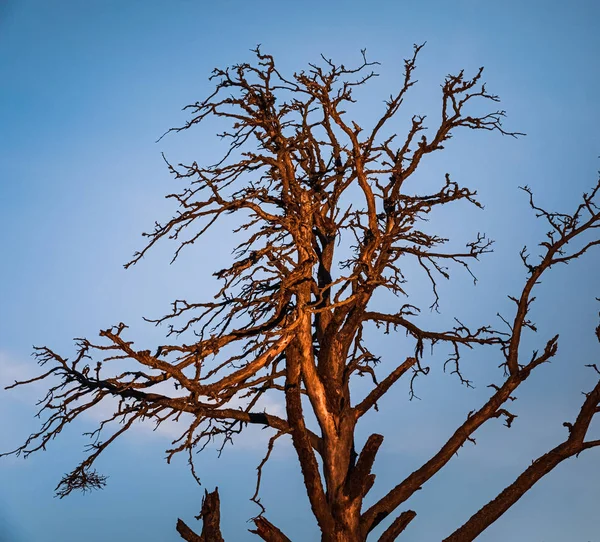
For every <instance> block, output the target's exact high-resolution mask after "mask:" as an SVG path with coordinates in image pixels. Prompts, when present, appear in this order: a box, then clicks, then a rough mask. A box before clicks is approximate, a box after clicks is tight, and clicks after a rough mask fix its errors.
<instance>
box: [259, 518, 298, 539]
mask: <svg viewBox="0 0 600 542" xmlns="http://www.w3.org/2000/svg"><path fill="white" fill-rule="evenodd" d="M252 521H254V525H256V530H254V531H253V530H250V532H251V533H254V534H257V535H258V536H260V537H261V538H262V539H263V540H265V541H266V542H291V541H290V539H289V538H288V537H287V536H285V535H284V534H283V533H282V532H281V531H280V530H279V529H278V528H277V527H275V525H273V524H272V523H271V522H270V521H269V520H268V519H266V518H265V517H263V516H259V517H257V518H254V519H253V520H252Z"/></svg>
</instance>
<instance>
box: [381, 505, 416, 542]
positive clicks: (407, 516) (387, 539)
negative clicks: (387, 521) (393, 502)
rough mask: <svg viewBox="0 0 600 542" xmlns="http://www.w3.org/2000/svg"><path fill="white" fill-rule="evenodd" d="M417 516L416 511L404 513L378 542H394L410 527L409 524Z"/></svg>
mask: <svg viewBox="0 0 600 542" xmlns="http://www.w3.org/2000/svg"><path fill="white" fill-rule="evenodd" d="M416 515H417V513H416V512H415V511H414V510H406V512H402V514H400V515H399V516H398V517H397V518H396V519H395V520H394V521H393V523H392V524H391V525H390V526H389V527H388V528H387V529H386V530H385V532H384V533H383V534H382V535H381V536H380V537H379V540H378V542H394V540H396V538H398V536H399V535H400V534H401V533H402V531H404V529H406V527H408V524H409V523H410V522H411V521H412V520H413V519H415V517H416Z"/></svg>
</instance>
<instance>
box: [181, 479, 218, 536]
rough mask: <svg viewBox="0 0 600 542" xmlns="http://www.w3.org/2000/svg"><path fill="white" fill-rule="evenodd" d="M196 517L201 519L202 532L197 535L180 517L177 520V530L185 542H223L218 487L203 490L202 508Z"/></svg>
mask: <svg viewBox="0 0 600 542" xmlns="http://www.w3.org/2000/svg"><path fill="white" fill-rule="evenodd" d="M197 519H202V533H201V534H200V536H198V535H197V534H196V533H195V532H194V531H192V529H190V528H189V527H188V526H187V525H186V524H185V523H184V522H183V521H182V520H181V519H178V520H177V532H178V533H179V534H180V535H181V538H183V539H184V540H186V541H187V542H224V540H223V536H222V535H221V501H220V499H219V488H218V487H217V488H215V490H214V491H213V492H212V493H209V492H208V491H206V490H205V492H204V499H203V500H202V510H201V511H200V515H199V516H198V518H197Z"/></svg>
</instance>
